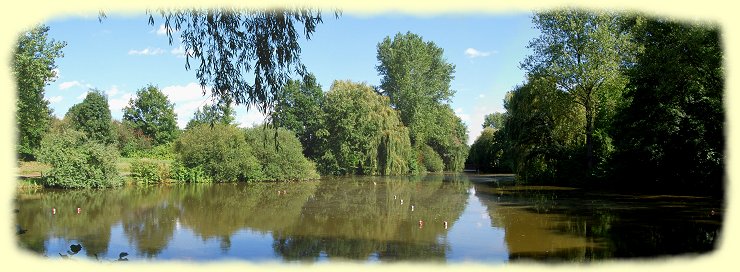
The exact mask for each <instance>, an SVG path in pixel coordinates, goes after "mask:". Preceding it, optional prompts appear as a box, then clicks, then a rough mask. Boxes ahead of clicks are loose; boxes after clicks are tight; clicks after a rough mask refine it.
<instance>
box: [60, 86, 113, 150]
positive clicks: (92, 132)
mask: <svg viewBox="0 0 740 272" xmlns="http://www.w3.org/2000/svg"><path fill="white" fill-rule="evenodd" d="M64 118H65V119H68V120H69V121H70V123H71V124H72V128H73V129H75V130H78V131H81V132H84V133H85V135H86V136H87V139H89V140H92V141H98V142H101V143H104V144H112V143H114V142H115V141H116V136H115V135H114V134H115V131H114V127H113V124H112V123H111V118H112V117H111V113H110V107H109V106H108V98H107V97H106V96H105V95H104V94H103V93H102V92H101V91H100V90H97V89H92V90H90V92H88V93H87V96H85V99H84V100H82V102H81V103H79V104H76V105H74V106H72V107H71V108H70V109H69V111H67V114H66V115H65V116H64Z"/></svg>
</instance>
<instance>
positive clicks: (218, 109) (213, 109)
mask: <svg viewBox="0 0 740 272" xmlns="http://www.w3.org/2000/svg"><path fill="white" fill-rule="evenodd" d="M234 120H236V112H235V111H234V108H232V107H231V103H230V102H223V103H216V104H213V105H204V106H203V108H199V109H198V110H197V111H195V113H194V114H193V119H190V121H188V124H187V125H186V126H185V129H190V128H192V127H194V126H197V125H200V124H209V125H210V124H224V125H233V124H234V123H235V121H234Z"/></svg>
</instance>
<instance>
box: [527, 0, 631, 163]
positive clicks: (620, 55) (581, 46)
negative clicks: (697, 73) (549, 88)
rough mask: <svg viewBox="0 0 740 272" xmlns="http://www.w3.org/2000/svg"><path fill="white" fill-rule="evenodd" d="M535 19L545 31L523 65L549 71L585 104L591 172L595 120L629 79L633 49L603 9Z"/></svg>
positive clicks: (543, 14) (534, 70)
mask: <svg viewBox="0 0 740 272" xmlns="http://www.w3.org/2000/svg"><path fill="white" fill-rule="evenodd" d="M532 21H533V23H534V24H535V27H536V28H537V29H538V30H539V31H540V33H541V34H540V36H539V37H537V38H535V39H534V40H532V41H531V42H530V43H529V46H528V48H530V49H531V50H532V55H530V56H528V57H527V58H526V59H525V60H524V61H523V62H522V63H521V67H522V68H523V69H525V70H526V71H527V72H528V74H529V75H530V76H536V75H537V74H546V75H548V76H551V77H552V78H553V79H554V80H555V85H556V88H557V89H558V90H560V91H562V92H565V93H567V94H569V95H570V96H571V97H572V99H573V101H574V102H575V103H577V104H578V105H580V106H581V107H583V110H584V111H583V114H584V116H585V119H586V123H585V136H586V137H585V138H586V165H587V169H588V170H589V171H590V170H592V169H593V166H594V162H595V158H594V135H595V126H594V124H595V119H596V117H597V116H598V115H599V114H600V112H602V111H603V110H611V109H609V107H611V106H613V105H612V104H613V101H614V100H615V99H616V98H618V97H620V95H621V90H622V89H623V88H624V85H625V84H626V82H627V81H626V77H625V76H624V75H623V74H622V73H621V71H620V68H621V65H622V64H623V63H624V62H623V61H624V60H625V56H628V55H629V54H628V53H629V50H628V49H630V48H631V45H630V42H629V35H628V34H627V33H626V32H624V31H623V29H622V28H621V27H620V26H621V19H620V17H618V16H615V15H614V14H611V13H605V12H589V11H584V10H574V9H566V10H554V11H546V12H539V13H536V14H535V15H534V17H533V20H532Z"/></svg>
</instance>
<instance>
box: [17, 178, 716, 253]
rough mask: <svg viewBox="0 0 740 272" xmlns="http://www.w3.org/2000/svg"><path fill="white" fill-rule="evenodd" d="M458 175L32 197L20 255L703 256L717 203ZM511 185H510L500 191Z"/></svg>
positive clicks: (26, 194)
mask: <svg viewBox="0 0 740 272" xmlns="http://www.w3.org/2000/svg"><path fill="white" fill-rule="evenodd" d="M510 178H511V177H506V176H503V177H502V176H484V175H468V174H446V175H426V176H423V177H349V178H337V179H323V180H320V181H311V182H279V183H252V184H246V183H232V184H179V185H178V184H176V185H162V186H149V187H125V188H118V189H106V190H48V189H42V190H36V191H22V192H18V193H17V195H16V199H15V214H14V217H15V219H16V221H15V224H16V230H17V232H18V234H17V235H16V238H17V243H18V247H19V248H20V249H19V250H24V251H31V252H33V253H35V254H37V255H38V256H46V257H47V258H52V259H61V258H72V259H88V260H99V261H115V260H119V259H120V260H130V261H161V260H182V261H194V262H204V261H206V262H207V261H222V260H243V261H250V262H263V261H267V262H273V261H278V262H300V263H304V262H308V263H311V262H325V261H337V260H338V261H359V262H364V263H372V262H388V261H390V262H392V261H414V262H431V263H440V262H451V263H456V262H465V261H473V262H482V263H505V262H516V261H519V260H537V261H557V262H589V261H597V260H604V259H624V258H655V257H662V256H687V255H695V254H701V253H707V252H711V251H712V250H714V249H715V247H716V244H717V243H718V241H719V239H720V237H719V236H720V231H721V228H722V214H723V209H722V203H721V201H718V200H716V199H711V198H704V197H688V196H669V195H620V194H604V193H601V194H600V193H593V192H585V191H582V190H579V189H573V188H561V187H523V186H512V185H510V182H509V180H510ZM507 184H509V185H507Z"/></svg>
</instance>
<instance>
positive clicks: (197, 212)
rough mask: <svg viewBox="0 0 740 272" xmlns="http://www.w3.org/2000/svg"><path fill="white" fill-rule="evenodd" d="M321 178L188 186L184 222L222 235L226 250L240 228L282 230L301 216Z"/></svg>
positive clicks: (183, 195) (184, 194) (206, 233)
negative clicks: (305, 180) (312, 180)
mask: <svg viewBox="0 0 740 272" xmlns="http://www.w3.org/2000/svg"><path fill="white" fill-rule="evenodd" d="M317 185H318V182H257V183H252V184H243V183H242V184H213V185H205V186H188V187H184V188H182V190H181V191H179V192H178V194H179V199H181V205H182V209H183V212H182V216H181V217H180V218H181V220H182V224H183V225H184V226H187V227H189V228H192V229H193V232H195V233H196V234H197V235H199V236H201V237H202V238H203V239H204V240H205V239H207V238H211V237H217V238H220V239H221V247H222V250H224V251H225V250H228V248H229V247H230V245H231V242H230V236H231V235H233V233H234V232H236V231H237V230H240V229H245V228H250V229H254V230H259V231H264V232H267V231H273V232H279V231H281V230H283V229H284V228H285V227H287V226H289V225H292V224H293V222H295V221H296V220H298V218H300V212H301V207H302V206H303V204H304V203H305V202H306V200H308V198H309V197H310V196H311V195H312V194H313V193H314V191H315V190H316V186H317Z"/></svg>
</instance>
